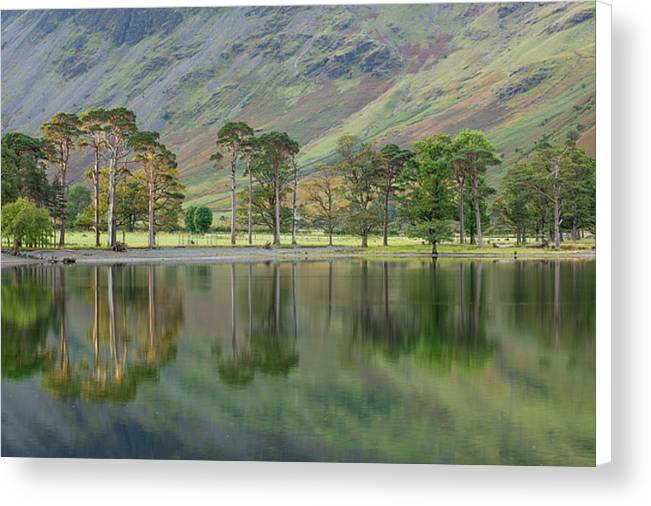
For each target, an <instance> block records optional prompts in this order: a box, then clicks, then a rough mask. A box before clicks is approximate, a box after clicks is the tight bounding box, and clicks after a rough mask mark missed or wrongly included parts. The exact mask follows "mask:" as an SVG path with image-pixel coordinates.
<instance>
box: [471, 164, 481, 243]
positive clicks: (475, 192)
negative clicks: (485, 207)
mask: <svg viewBox="0 0 651 506" xmlns="http://www.w3.org/2000/svg"><path fill="white" fill-rule="evenodd" d="M478 186H479V181H478V180H477V177H476V176H475V177H473V178H472V200H473V205H474V206H475V222H476V225H477V243H478V244H479V248H480V249H482V248H483V247H484V236H483V235H482V232H481V207H480V205H479V188H478Z"/></svg>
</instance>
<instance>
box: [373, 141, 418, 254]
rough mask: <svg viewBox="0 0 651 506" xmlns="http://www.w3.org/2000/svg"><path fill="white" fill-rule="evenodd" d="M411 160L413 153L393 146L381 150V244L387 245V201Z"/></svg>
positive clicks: (389, 145)
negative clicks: (382, 204)
mask: <svg viewBox="0 0 651 506" xmlns="http://www.w3.org/2000/svg"><path fill="white" fill-rule="evenodd" d="M412 160H413V153H412V152H411V151H409V150H408V149H401V148H400V147H398V146H397V145H395V144H387V145H386V146H384V147H383V148H382V165H381V168H382V175H381V178H380V185H381V188H382V193H383V197H384V216H383V224H382V225H383V227H382V244H383V245H384V246H388V245H389V200H390V199H391V197H393V195H394V193H395V191H396V190H397V186H396V183H397V182H398V181H399V179H400V177H401V176H402V174H403V172H404V171H405V169H406V168H407V167H408V166H409V164H410V163H411V162H412Z"/></svg>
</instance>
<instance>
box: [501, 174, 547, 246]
mask: <svg viewBox="0 0 651 506" xmlns="http://www.w3.org/2000/svg"><path fill="white" fill-rule="evenodd" d="M522 167H523V165H522V164H521V163H520V164H516V165H514V166H513V167H511V168H510V169H509V171H508V172H507V173H506V175H505V176H504V181H503V186H502V190H501V191H500V193H499V195H498V196H497V198H496V199H495V202H494V203H493V209H494V210H495V211H496V213H497V216H498V223H500V224H502V225H505V226H507V227H508V228H510V229H511V230H512V231H513V232H514V233H515V237H516V244H517V245H518V246H519V245H522V244H524V243H525V242H526V238H527V230H528V229H529V228H530V227H532V226H535V213H534V207H533V205H532V201H533V200H534V199H536V198H537V195H535V194H533V193H532V192H531V190H529V189H528V188H527V187H526V186H524V185H523V184H522V177H521V172H522ZM525 173H526V170H525Z"/></svg>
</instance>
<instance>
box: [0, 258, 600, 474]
mask: <svg viewBox="0 0 651 506" xmlns="http://www.w3.org/2000/svg"><path fill="white" fill-rule="evenodd" d="M594 335H595V263H594V261H567V262H565V261H541V262H534V261H526V262H511V261H454V260H439V261H438V262H436V263H432V262H431V261H425V262H423V261H420V260H419V261H404V262H382V261H368V262H366V261H362V260H357V261H348V260H338V261H335V262H327V261H326V262H309V263H308V262H306V263H279V264H278V263H276V264H272V263H270V264H252V265H249V264H235V265H228V264H219V265H187V266H169V265H163V266H146V265H138V266H113V267H107V266H100V267H95V266H72V267H65V268H64V267H58V266H33V267H23V268H15V269H4V270H3V271H2V454H3V455H14V456H43V457H45V456H48V457H111V458H185V459H236V460H240V459H246V460H328V461H371V462H432V463H468V464H479V463H486V464H555V465H592V464H593V462H594V456H595V441H594V438H595V339H594Z"/></svg>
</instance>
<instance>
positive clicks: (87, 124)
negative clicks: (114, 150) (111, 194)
mask: <svg viewBox="0 0 651 506" xmlns="http://www.w3.org/2000/svg"><path fill="white" fill-rule="evenodd" d="M108 120H109V116H108V113H107V111H106V110H105V109H89V110H86V111H83V112H82V113H81V114H80V115H79V121H80V123H81V141H80V145H81V146H84V147H88V148H90V149H91V150H92V152H93V168H92V169H91V170H90V171H89V172H88V174H87V177H89V179H90V180H91V181H92V184H93V207H94V227H95V246H96V247H99V246H100V224H99V172H100V158H101V154H102V150H103V149H104V148H105V146H106V139H105V130H106V128H107V126H108Z"/></svg>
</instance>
